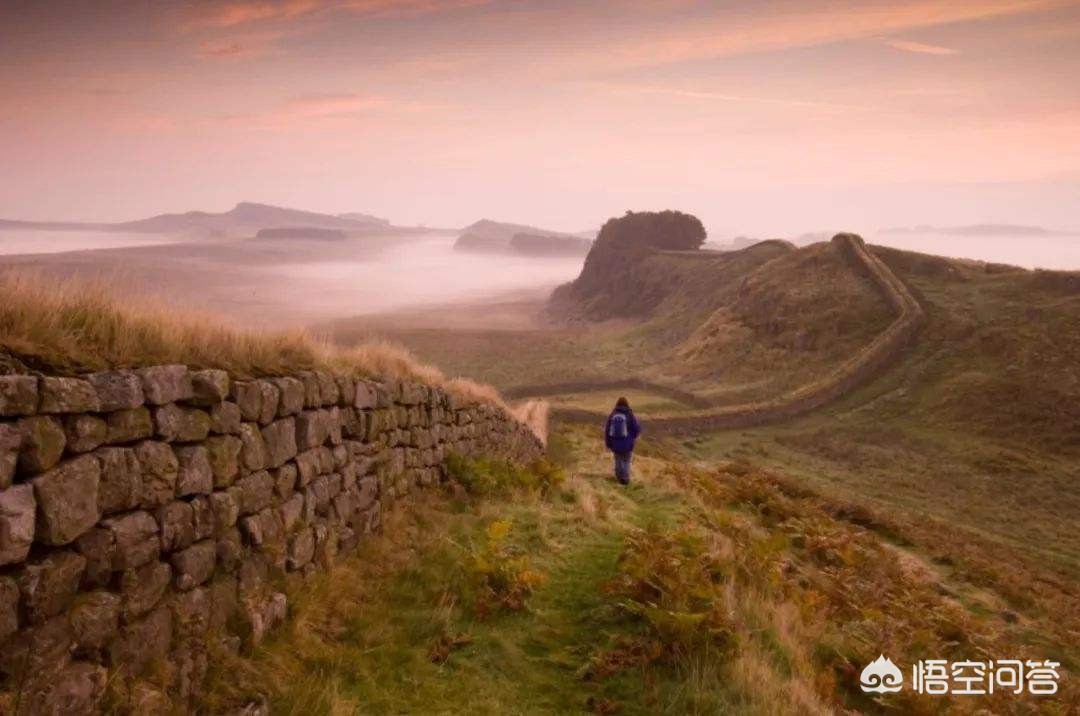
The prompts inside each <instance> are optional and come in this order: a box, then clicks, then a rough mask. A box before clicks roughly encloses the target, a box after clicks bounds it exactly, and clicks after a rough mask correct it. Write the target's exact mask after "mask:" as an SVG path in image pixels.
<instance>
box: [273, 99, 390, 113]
mask: <svg viewBox="0 0 1080 716" xmlns="http://www.w3.org/2000/svg"><path fill="white" fill-rule="evenodd" d="M390 105H391V102H390V101H389V100H386V99H383V98H382V97H375V96H366V95H359V94H327V95H312V96H307V97H298V98H296V99H293V100H289V101H288V102H286V103H285V104H284V105H282V107H281V110H280V111H279V113H278V114H279V116H283V117H335V116H342V115H354V114H359V113H361V112H367V111H369V110H372V109H381V108H385V107H388V106H390Z"/></svg>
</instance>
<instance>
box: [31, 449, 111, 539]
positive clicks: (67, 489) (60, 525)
mask: <svg viewBox="0 0 1080 716" xmlns="http://www.w3.org/2000/svg"><path fill="white" fill-rule="evenodd" d="M100 482H101V465H100V464H99V463H98V461H97V458H95V457H92V456H90V455H83V456H82V457H77V458H75V459H73V460H68V461H66V462H63V463H61V464H60V465H58V466H57V467H55V468H53V469H52V470H49V471H48V472H45V473H42V474H41V475H38V476H37V477H35V478H34V479H33V481H32V484H33V486H34V499H36V500H37V526H36V532H35V539H36V540H37V541H39V542H42V543H44V544H50V545H63V544H70V543H71V542H74V541H75V539H76V538H77V537H78V536H79V535H81V534H82V533H83V532H86V531H87V530H88V529H90V528H91V527H93V526H94V524H95V523H96V522H97V521H98V520H99V519H101V512H100V510H99V509H98V485H99V483H100Z"/></svg>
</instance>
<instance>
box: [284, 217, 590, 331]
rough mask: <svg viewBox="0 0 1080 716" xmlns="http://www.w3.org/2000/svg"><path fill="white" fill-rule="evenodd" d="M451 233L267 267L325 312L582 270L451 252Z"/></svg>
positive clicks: (502, 289)
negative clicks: (349, 255)
mask: <svg viewBox="0 0 1080 716" xmlns="http://www.w3.org/2000/svg"><path fill="white" fill-rule="evenodd" d="M454 240H455V237H446V236H431V237H425V238H423V239H409V240H407V241H405V242H403V243H402V244H401V246H399V247H395V248H390V249H386V250H384V251H380V252H379V253H378V254H376V255H375V256H373V257H371V258H369V259H364V260H358V261H355V262H354V261H339V260H335V261H312V262H304V263H296V264H284V265H280V266H274V267H272V268H270V267H268V269H267V270H268V272H269V273H270V274H271V275H273V276H274V277H275V278H276V281H278V282H280V284H288V285H291V286H294V287H296V288H295V290H298V291H301V292H302V293H303V295H302V297H301V296H297V300H303V301H304V302H305V303H307V304H308V308H309V309H311V310H313V311H315V312H317V313H321V314H325V315H328V316H334V314H338V315H346V316H348V315H361V314H370V313H381V312H385V311H389V310H395V309H400V308H410V307H416V306H422V305H435V304H445V303H455V302H461V301H473V300H481V299H484V298H490V297H494V296H498V295H501V294H505V293H508V292H510V291H514V290H517V289H536V288H542V287H549V286H550V287H554V286H556V285H558V284H560V283H565V282H566V281H570V280H573V279H574V278H576V277H577V275H578V274H579V273H580V272H581V265H582V262H583V258H580V257H575V258H565V257H560V258H536V257H525V256H515V255H512V254H505V255H504V254H491V253H470V252H463V251H454V250H453V249H452V246H453V243H454ZM335 317H336V316H335Z"/></svg>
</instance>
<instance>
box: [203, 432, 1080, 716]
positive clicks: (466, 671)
mask: <svg viewBox="0 0 1080 716" xmlns="http://www.w3.org/2000/svg"><path fill="white" fill-rule="evenodd" d="M552 456H553V457H554V458H555V459H557V460H558V462H559V467H560V468H561V472H560V471H552V469H551V468H550V467H545V468H542V470H543V472H542V473H541V475H543V477H540V478H535V477H534V478H529V479H523V478H520V479H521V481H522V483H529V484H531V485H533V486H532V487H526V486H524V484H521V485H519V484H515V483H514V482H513V481H510V482H501V483H498V486H497V487H492V486H491V483H489V482H486V481H483V480H479V481H478V479H477V474H485V471H490V470H492V469H493V466H491V465H485V464H481V465H463V466H459V468H458V469H457V471H456V472H454V474H455V475H456V476H457V477H458V478H459V479H461V480H462V484H464V485H467V486H468V487H467V488H466V489H464V490H463V489H461V487H458V488H457V490H456V491H452V492H446V493H439V492H436V493H432V494H428V495H424V496H420V497H417V501H416V502H413V503H412V504H410V505H409V506H407V507H404V508H403V509H398V510H395V511H394V512H393V513H392V514H391V515H390V516H389V517H388V520H387V523H386V526H385V529H384V530H383V532H382V535H381V536H379V537H377V538H375V539H374V540H373V541H371V542H369V543H368V544H367V545H366V546H364V547H362V548H361V551H360V552H359V553H357V554H356V555H354V556H350V557H348V558H345V559H344V560H343V561H342V562H341V563H339V564H338V566H337V567H336V568H335V570H334V571H333V572H331V573H330V574H329V575H325V576H319V577H315V578H313V579H311V580H309V581H307V582H302V581H296V582H292V583H290V584H287V585H285V588H286V590H287V591H288V592H289V594H290V598H291V599H292V600H294V601H293V602H292V609H293V613H294V615H295V618H294V619H293V620H292V622H290V624H289V625H287V626H286V627H284V628H283V629H282V630H281V631H280V632H279V633H278V634H276V635H275V636H274V637H273V638H272V639H271V640H270V641H269V642H267V643H266V644H265V645H264V646H263V647H261V648H259V649H258V650H257V651H256V652H255V653H254V654H253V655H252V656H250V657H247V658H236V657H223V661H222V662H221V663H220V665H219V668H218V669H217V671H216V673H217V674H218V677H217V679H216V683H215V684H214V687H213V689H212V690H211V692H210V695H209V696H208V697H207V701H206V702H205V704H204V706H205V707H206V708H208V709H209V710H214V709H219V708H226V707H236V706H238V705H243V704H246V703H251V702H256V703H257V702H259V700H260V699H261V698H263V696H264V695H265V696H268V697H269V705H270V707H271V709H272V710H273V711H274V712H275V713H284V714H301V713H353V712H357V711H362V712H364V713H404V712H417V711H423V712H431V711H432V710H433V708H434V710H435V711H437V712H440V713H478V714H501V713H553V712H555V713H604V714H612V713H622V714H638V713H641V714H644V713H700V714H706V713H727V712H733V711H734V712H739V713H762V714H765V713H796V712H797V713H822V714H824V713H831V712H833V711H835V710H837V709H858V710H862V711H866V710H875V709H877V708H879V707H880V708H886V707H887V708H892V709H901V710H905V711H907V712H918V713H936V712H945V711H952V710H956V711H959V712H967V711H969V710H970V709H971V708H972V707H977V708H990V709H992V710H993V711H994V712H997V713H1024V712H1027V711H1028V710H1029V709H1033V708H1040V707H1041V708H1042V709H1044V712H1047V713H1065V712H1067V710H1068V708H1069V704H1071V703H1074V699H1075V698H1076V697H1077V693H1076V690H1075V686H1074V685H1073V684H1072V683H1071V681H1070V679H1069V677H1068V676H1064V677H1063V680H1062V690H1061V692H1059V693H1058V694H1057V695H1056V696H1054V697H1038V698H1036V697H1032V696H1015V695H1012V694H1007V693H1002V694H999V695H996V696H994V697H993V698H981V699H975V700H971V699H970V698H969V700H965V697H947V696H917V695H915V694H914V693H912V692H911V691H910V689H909V690H906V691H905V692H903V693H901V694H896V695H889V696H886V697H879V699H877V700H875V699H873V698H871V697H870V696H868V695H866V694H864V693H863V692H862V691H861V690H860V689H859V688H858V675H859V672H860V671H861V668H862V666H863V665H864V664H866V663H869V661H871V660H873V659H874V658H876V657H877V655H878V653H879V651H884V652H885V653H887V654H888V655H889V656H890V658H892V659H893V660H895V661H896V663H897V664H900V665H901V666H902V668H904V669H905V671H908V672H910V665H911V664H912V663H914V661H915V660H916V659H918V658H926V657H927V655H928V654H930V653H932V654H933V655H934V657H938V658H948V659H952V660H956V659H960V658H969V657H971V656H974V655H976V654H983V655H994V656H998V658H1013V657H1014V656H1016V657H1025V658H1033V659H1047V658H1051V659H1054V660H1057V661H1059V662H1060V663H1061V664H1063V665H1064V666H1063V669H1065V670H1067V671H1068V672H1072V671H1073V670H1075V668H1076V667H1077V666H1078V665H1080V661H1078V660H1080V653H1078V652H1077V649H1076V641H1075V640H1074V639H1072V637H1071V635H1072V634H1075V629H1076V628H1077V618H1078V616H1080V611H1078V604H1077V601H1076V595H1075V593H1070V592H1069V589H1068V588H1067V587H1066V586H1065V585H1063V584H1059V583H1055V582H1054V581H1052V580H1051V579H1050V578H1049V577H1048V575H1047V574H1046V573H1044V572H1042V571H1040V570H1037V569H1029V568H1028V567H1025V566H1023V565H1018V566H1017V567H1016V569H1013V570H1007V569H1002V570H1000V571H996V569H997V568H998V567H1000V566H1001V565H999V564H997V563H992V564H988V563H987V562H986V561H985V554H988V553H983V552H980V551H973V550H972V549H971V548H970V545H969V543H968V541H967V540H966V539H965V538H964V537H962V536H959V535H958V534H957V533H956V532H955V531H950V530H945V531H942V532H941V533H934V531H933V530H932V529H930V526H929V525H927V524H925V523H921V522H910V523H908V522H904V521H903V520H899V519H895V518H893V517H892V516H891V515H889V514H888V513H887V512H878V511H875V510H874V509H872V508H869V507H867V506H866V505H863V504H861V503H859V502H858V501H852V500H837V499H830V498H824V497H820V496H817V495H815V494H814V493H813V492H811V491H808V490H806V489H805V488H803V487H800V486H799V485H798V482H799V481H797V480H794V479H792V478H791V477H790V476H786V475H783V474H782V473H778V472H775V471H771V470H765V469H763V468H762V467H760V466H759V465H758V464H757V463H754V462H750V461H746V460H742V461H738V462H721V463H711V464H710V465H708V466H705V465H704V464H700V463H696V464H695V463H691V462H687V461H685V459H683V458H681V457H679V451H678V450H677V449H676V448H675V446H671V445H664V444H662V443H657V442H653V443H651V444H650V447H649V448H647V449H646V450H644V452H643V454H642V455H639V456H638V458H637V459H636V466H635V469H636V476H635V482H634V484H633V485H632V486H631V487H629V488H620V487H618V486H616V485H615V484H614V482H613V481H612V480H611V479H610V477H609V476H608V470H609V465H608V458H607V456H606V455H605V454H604V451H603V449H602V446H601V445H599V444H598V443H597V441H596V438H595V436H594V435H592V434H591V433H590V432H587V431H583V430H581V429H579V428H574V429H564V430H561V431H560V432H559V433H558V434H556V435H555V436H554V437H553V440H552ZM485 485H486V487H485ZM1018 583H1020V584H1027V583H1031V584H1039V585H1040V586H1039V587H1038V588H1037V589H1031V590H1027V589H1022V590H1019V591H1017V590H1016V586H1017V584H1018ZM1005 655H1008V657H1006V656H1005ZM435 705H437V706H435Z"/></svg>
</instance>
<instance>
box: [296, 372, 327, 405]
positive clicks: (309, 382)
mask: <svg viewBox="0 0 1080 716" xmlns="http://www.w3.org/2000/svg"><path fill="white" fill-rule="evenodd" d="M297 377H298V378H299V379H300V382H301V383H303V384H304V407H305V408H317V407H319V405H320V404H321V402H322V399H321V397H320V396H319V378H318V376H316V375H315V373H314V372H312V371H310V370H307V371H303V372H301V373H299V374H297Z"/></svg>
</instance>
